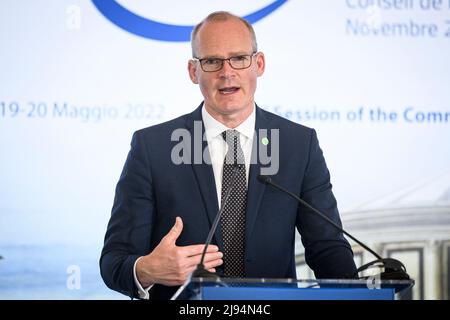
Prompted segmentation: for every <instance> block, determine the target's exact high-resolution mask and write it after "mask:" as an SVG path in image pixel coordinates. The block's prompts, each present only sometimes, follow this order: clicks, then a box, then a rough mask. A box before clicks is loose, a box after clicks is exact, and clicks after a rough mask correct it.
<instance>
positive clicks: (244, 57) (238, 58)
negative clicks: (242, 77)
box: [231, 56, 247, 61]
mask: <svg viewBox="0 0 450 320" xmlns="http://www.w3.org/2000/svg"><path fill="white" fill-rule="evenodd" d="M231 59H232V60H234V61H245V60H247V56H237V57H233V58H231Z"/></svg>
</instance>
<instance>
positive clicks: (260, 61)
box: [256, 52, 266, 77]
mask: <svg viewBox="0 0 450 320" xmlns="http://www.w3.org/2000/svg"><path fill="white" fill-rule="evenodd" d="M256 67H257V71H256V72H257V75H258V77H260V76H262V75H263V73H264V70H265V69H266V58H265V57H264V53H262V52H258V54H257V56H256Z"/></svg>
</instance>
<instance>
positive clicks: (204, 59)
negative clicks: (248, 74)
mask: <svg viewBox="0 0 450 320" xmlns="http://www.w3.org/2000/svg"><path fill="white" fill-rule="evenodd" d="M257 54H258V52H256V51H254V52H252V53H251V54H239V55H236V56H232V57H229V58H213V57H211V58H198V57H193V58H192V60H194V61H198V62H199V63H200V67H201V68H202V70H203V71H204V72H217V71H220V70H222V68H223V64H224V62H225V61H228V64H229V65H230V67H231V68H233V69H234V70H244V69H248V68H250V67H251V65H252V62H253V57H254V56H256V55H257ZM239 57H248V58H250V63H249V65H248V66H246V67H243V68H236V67H234V66H233V63H232V62H231V59H233V58H239ZM206 60H220V62H221V63H220V68H218V69H216V70H205V69H204V66H203V61H206Z"/></svg>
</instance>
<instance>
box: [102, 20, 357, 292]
mask: <svg viewBox="0 0 450 320" xmlns="http://www.w3.org/2000/svg"><path fill="white" fill-rule="evenodd" d="M191 45H192V55H193V57H192V59H191V60H189V62H188V71H189V76H190V78H191V80H192V82H193V83H194V84H198V85H199V87H200V91H201V93H202V95H203V98H204V100H203V102H202V103H201V104H200V106H199V107H198V108H197V109H195V110H194V111H193V112H192V113H190V114H187V115H184V116H181V117H179V118H177V119H174V120H171V121H168V122H166V123H162V124H159V125H155V126H151V127H149V128H145V129H142V130H139V131H137V132H135V134H134V135H133V139H132V142H131V150H130V152H129V154H128V157H127V160H126V162H125V165H124V168H123V171H122V174H121V176H120V179H119V182H118V184H117V187H116V194H115V199H114V205H113V208H112V214H111V218H110V221H109V224H108V228H107V231H106V235H105V243H104V247H103V250H102V254H101V258H100V269H101V275H102V277H103V279H104V281H105V283H106V285H107V286H108V287H110V288H111V289H113V290H116V291H119V292H121V293H123V294H125V295H128V296H130V297H136V298H144V299H169V298H170V297H171V296H172V295H173V294H174V293H175V291H176V290H177V288H178V286H180V285H181V284H183V282H184V281H185V280H186V279H187V277H188V276H189V275H190V274H191V273H192V272H193V271H194V270H195V268H196V267H197V264H198V263H199V261H200V257H201V254H202V251H203V249H204V243H205V240H206V238H207V235H208V232H209V230H210V228H211V225H212V222H213V220H214V218H215V216H216V214H217V212H218V211H219V208H221V206H222V205H223V206H224V207H223V213H222V216H221V220H220V221H219V226H218V228H217V231H216V232H215V234H214V237H213V245H210V246H209V247H208V250H207V252H206V255H205V259H204V266H205V268H206V269H207V270H209V271H211V272H216V273H217V274H219V275H220V276H222V277H248V278H260V277H264V278H295V277H296V266H295V254H294V244H295V229H296V228H297V229H298V231H299V232H300V235H301V238H302V243H303V245H304V247H305V257H306V262H307V264H308V265H309V267H310V268H311V269H312V270H313V271H314V273H315V276H316V277H317V278H343V277H348V276H350V275H353V274H354V273H355V271H356V267H355V264H354V262H353V253H352V250H351V247H350V245H349V243H348V242H347V241H346V240H345V238H344V237H343V235H342V233H341V232H339V231H337V229H336V228H334V227H333V226H332V225H330V224H329V223H327V222H326V221H324V220H322V218H321V217H319V216H317V215H316V214H315V213H312V212H311V211H310V210H309V209H306V208H304V207H301V206H300V205H299V204H298V202H297V201H295V200H293V199H292V198H290V197H289V196H288V195H286V194H284V193H282V192H279V191H278V190H275V189H272V188H270V187H266V185H265V184H263V183H261V182H260V181H259V180H258V179H257V177H258V176H259V175H260V174H270V175H271V177H272V179H273V180H276V181H277V182H278V183H280V184H281V185H283V186H285V187H286V188H287V189H289V190H291V191H293V192H295V193H296V194H297V195H299V196H300V197H301V198H303V199H304V200H305V201H306V202H309V203H310V204H311V205H312V206H314V207H316V208H318V209H319V210H321V211H322V212H324V213H325V214H326V215H327V216H328V217H329V218H330V219H332V220H333V221H334V222H335V223H337V224H340V223H341V222H340V218H339V213H338V210H337V204H336V200H335V198H334V195H333V193H332V186H331V183H330V175H329V172H328V169H327V166H326V163H325V159H324V157H323V154H322V151H321V149H320V147H319V143H318V140H317V136H316V133H315V131H314V130H313V129H310V128H307V127H304V126H302V125H299V124H296V123H293V122H291V121H289V120H286V119H284V118H281V117H279V116H277V115H274V114H272V113H269V112H266V111H264V110H262V109H260V108H259V107H258V106H257V105H256V103H255V100H254V95H255V91H256V86H257V78H258V77H260V76H262V75H263V73H264V69H265V57H264V54H263V53H262V52H259V51H258V49H257V42H256V36H255V33H254V30H253V28H252V26H251V25H250V24H249V23H248V22H247V21H245V20H243V19H241V18H240V17H237V16H235V15H232V14H230V13H227V12H215V13H212V14H210V15H209V16H208V17H207V18H206V19H204V20H203V21H202V22H201V23H199V24H198V25H197V26H196V27H195V28H194V30H193V32H192V38H191ZM177 137H178V138H180V137H182V139H181V138H180V139H177ZM268 149H270V151H271V152H270V153H271V154H270V157H269V156H268V155H266V156H265V157H263V156H262V155H261V152H260V151H261V150H268ZM198 150H200V155H201V157H198V156H197V155H198V152H197V151H198ZM267 159H269V160H271V161H270V162H271V163H268V161H267ZM264 170H266V172H265V173H264ZM230 188H231V189H230ZM229 189H230V192H229V196H228V198H227V201H224V198H225V195H226V193H227V190H229Z"/></svg>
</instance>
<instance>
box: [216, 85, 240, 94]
mask: <svg viewBox="0 0 450 320" xmlns="http://www.w3.org/2000/svg"><path fill="white" fill-rule="evenodd" d="M239 89H240V88H239V87H223V88H220V89H219V92H220V93H221V94H233V93H236V92H237V91H238V90H239Z"/></svg>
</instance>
